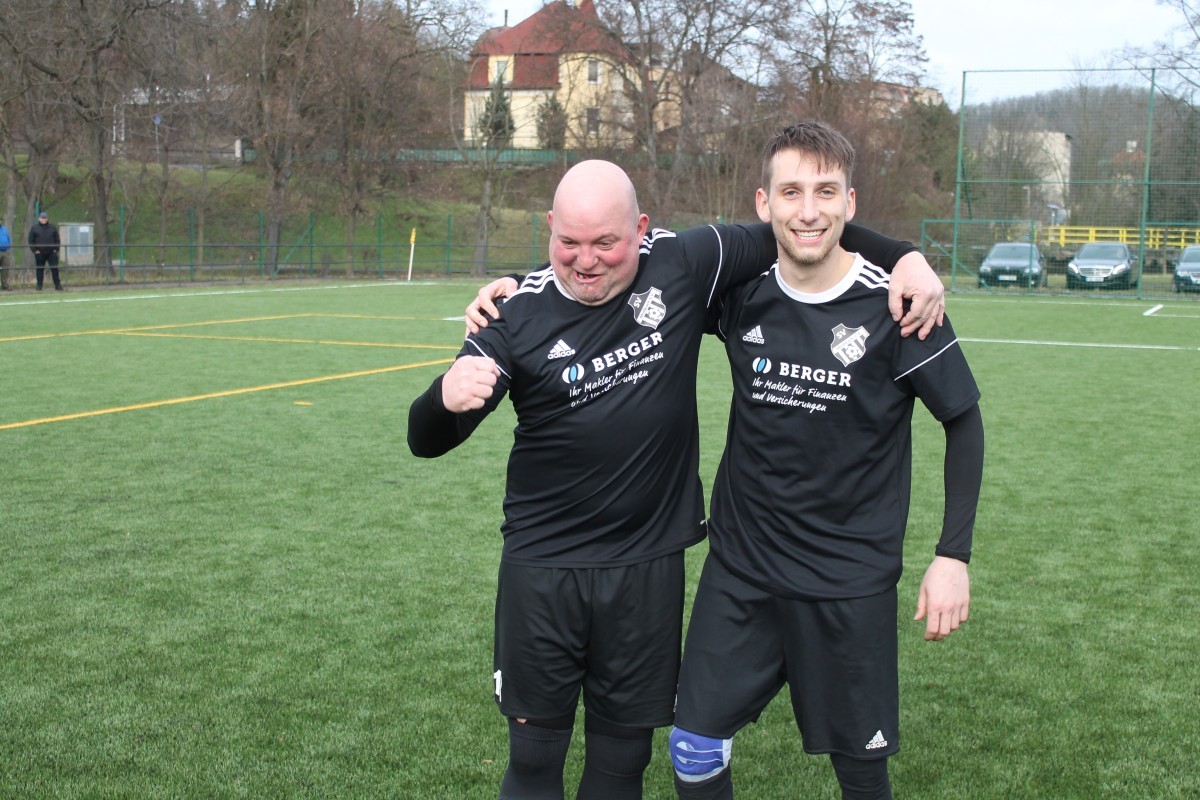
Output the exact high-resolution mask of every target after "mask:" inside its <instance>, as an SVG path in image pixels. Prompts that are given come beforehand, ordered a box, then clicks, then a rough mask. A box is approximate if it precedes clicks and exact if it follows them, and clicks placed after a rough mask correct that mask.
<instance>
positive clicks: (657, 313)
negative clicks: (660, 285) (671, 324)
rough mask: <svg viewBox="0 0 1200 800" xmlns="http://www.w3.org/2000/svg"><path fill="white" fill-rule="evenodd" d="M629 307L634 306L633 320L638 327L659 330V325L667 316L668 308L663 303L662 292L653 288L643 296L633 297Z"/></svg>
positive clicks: (642, 294) (630, 299) (636, 295)
mask: <svg viewBox="0 0 1200 800" xmlns="http://www.w3.org/2000/svg"><path fill="white" fill-rule="evenodd" d="M629 305H631V306H633V318H634V319H635V320H636V321H637V324H638V325H645V326H646V327H647V328H655V329H657V328H658V323H660V322H662V321H663V318H665V317H666V316H667V306H666V304H665V303H663V301H662V292H661V291H659V290H658V289H655V288H654V287H653V286H651V287H650V288H649V289H647V290H646V291H644V292H642V293H641V294H635V295H632V296H631V297H630V298H629Z"/></svg>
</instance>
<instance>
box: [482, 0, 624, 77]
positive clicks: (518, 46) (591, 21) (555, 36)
mask: <svg viewBox="0 0 1200 800" xmlns="http://www.w3.org/2000/svg"><path fill="white" fill-rule="evenodd" d="M564 52H568V53H597V54H600V55H605V56H608V57H610V58H613V59H618V60H624V58H625V55H624V51H623V50H622V48H621V45H620V42H618V41H617V39H616V37H615V36H613V35H612V33H611V32H609V30H608V29H607V28H605V27H604V24H603V23H601V22H600V17H599V15H598V14H597V13H596V5H595V3H594V2H593V0H582V2H580V3H579V4H578V6H572V5H569V4H568V3H567V2H566V1H565V0H554V2H552V3H547V4H546V5H544V6H542V8H541V10H540V11H538V12H537V13H535V14H534V15H533V16H531V17H528V18H527V19H525V20H523V21H522V22H519V23H518V24H516V25H514V26H512V27H509V28H504V27H501V28H492V29H491V30H489V31H487V32H485V33H484V34H483V36H480V37H479V41H478V42H476V43H475V49H474V51H473V52H472V53H471V57H472V58H473V59H474V60H475V63H474V64H472V67H471V78H470V82H469V85H470V88H472V89H486V88H487V86H488V80H487V56H506V55H507V56H515V57H516V58H515V61H514V64H513V66H514V74H513V81H512V83H511V84H509V86H510V87H511V88H514V89H529V88H547V87H553V86H557V85H558V56H559V54H561V53H564ZM481 64H482V65H483V66H482V67H481V66H480V65H481Z"/></svg>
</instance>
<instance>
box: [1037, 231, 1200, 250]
mask: <svg viewBox="0 0 1200 800" xmlns="http://www.w3.org/2000/svg"><path fill="white" fill-rule="evenodd" d="M1141 233H1142V232H1141V230H1140V229H1139V228H1104V227H1088V226H1085V225H1046V226H1038V229H1037V233H1036V236H1037V241H1038V243H1039V244H1051V245H1058V246H1059V247H1071V246H1073V245H1080V244H1087V243H1088V242H1120V243H1122V244H1127V245H1129V246H1131V247H1137V246H1139V245H1140V244H1141V241H1142V238H1141ZM1190 244H1200V228H1169V227H1150V228H1146V247H1148V248H1155V249H1157V248H1163V247H1186V246H1188V245H1190Z"/></svg>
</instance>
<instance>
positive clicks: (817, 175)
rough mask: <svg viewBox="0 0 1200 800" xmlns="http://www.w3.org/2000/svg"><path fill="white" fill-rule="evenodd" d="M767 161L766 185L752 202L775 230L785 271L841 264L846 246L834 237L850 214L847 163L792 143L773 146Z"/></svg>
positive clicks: (811, 270) (810, 271) (814, 270)
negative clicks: (833, 161) (827, 161)
mask: <svg viewBox="0 0 1200 800" xmlns="http://www.w3.org/2000/svg"><path fill="white" fill-rule="evenodd" d="M769 166H770V169H769V170H767V171H766V174H769V185H767V186H766V187H764V188H761V189H759V190H758V192H757V193H756V195H755V203H756V205H757V208H758V216H759V219H761V220H762V221H763V222H770V223H771V228H772V229H773V230H774V232H775V240H776V242H777V243H778V244H779V266H780V269H781V270H783V271H784V275H785V277H787V276H788V275H789V274H792V275H795V274H800V273H804V274H809V275H811V274H814V273H818V272H821V271H823V270H826V269H835V268H836V267H837V266H838V265H841V264H842V263H843V261H844V259H843V258H842V256H843V255H844V253H845V251H843V250H842V249H841V247H840V246H839V244H838V241H839V240H840V239H841V238H842V230H843V229H844V228H845V227H846V223H847V222H848V221H849V220H850V219H852V218H853V217H854V190H853V189H851V188H850V187H849V186H847V185H846V184H847V179H846V171H845V169H843V168H842V167H840V166H837V165H832V164H824V165H823V164H822V163H821V161H820V159H819V158H818V157H817V156H816V155H814V154H811V153H807V152H804V151H801V150H797V149H794V148H786V149H782V150H779V151H778V152H776V153H775V154H774V155H773V156H771V159H770V162H769Z"/></svg>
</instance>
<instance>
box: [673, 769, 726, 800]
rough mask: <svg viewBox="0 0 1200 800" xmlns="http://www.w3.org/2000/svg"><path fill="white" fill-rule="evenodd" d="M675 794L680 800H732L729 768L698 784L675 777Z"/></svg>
mask: <svg viewBox="0 0 1200 800" xmlns="http://www.w3.org/2000/svg"><path fill="white" fill-rule="evenodd" d="M675 793H676V794H677V795H679V797H680V798H681V800H733V773H732V772H731V771H730V768H729V767H726V768H725V769H723V770H721V772H720V773H718V774H717V775H715V776H713V777H711V778H708V779H707V780H703V781H699V782H698V783H690V782H687V781H681V780H679V775H678V774H676V775H675Z"/></svg>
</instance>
